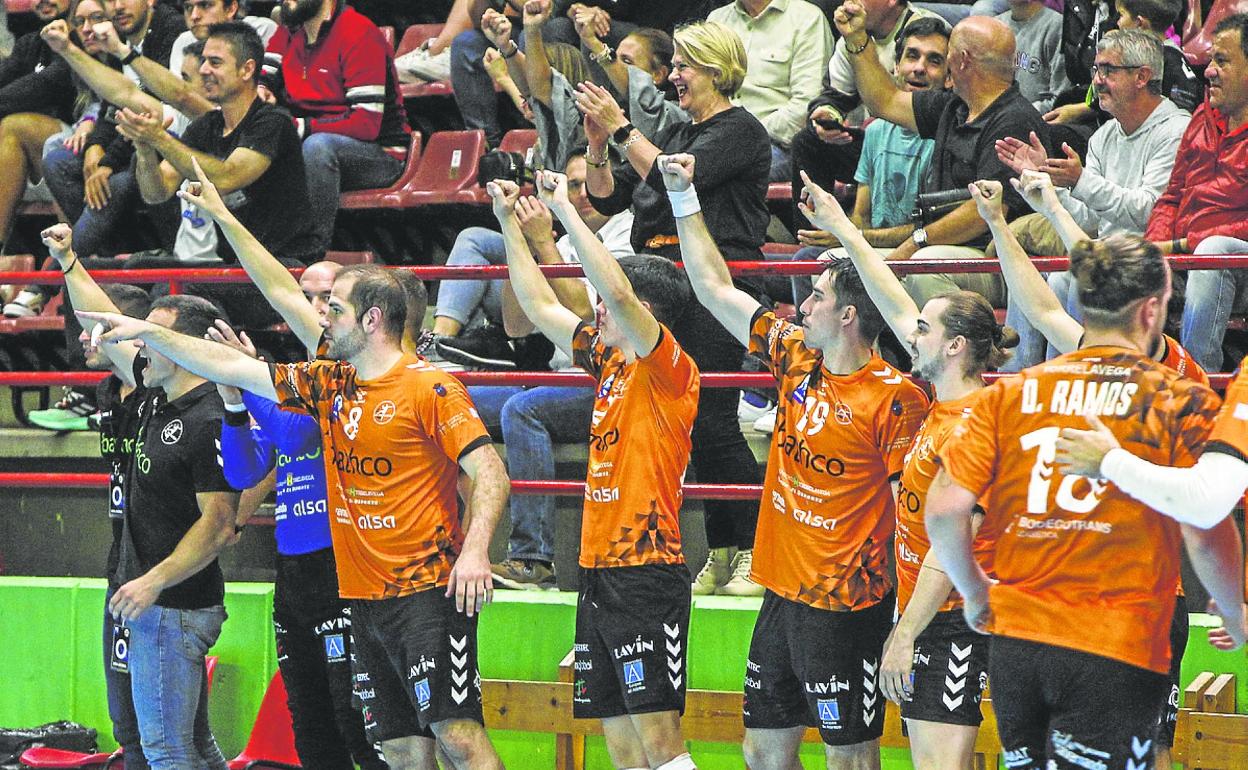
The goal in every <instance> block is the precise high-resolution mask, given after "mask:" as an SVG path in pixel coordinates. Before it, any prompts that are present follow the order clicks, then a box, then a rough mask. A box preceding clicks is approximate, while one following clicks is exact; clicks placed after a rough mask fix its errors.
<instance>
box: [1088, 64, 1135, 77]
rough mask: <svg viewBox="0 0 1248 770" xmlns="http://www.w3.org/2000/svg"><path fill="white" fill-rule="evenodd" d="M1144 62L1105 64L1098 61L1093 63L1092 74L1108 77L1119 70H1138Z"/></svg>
mask: <svg viewBox="0 0 1248 770" xmlns="http://www.w3.org/2000/svg"><path fill="white" fill-rule="evenodd" d="M1143 66H1144V65H1143V64H1104V63H1099V62H1098V63H1096V64H1093V65H1092V75H1093V76H1100V77H1103V78H1107V77H1109V76H1110V75H1112V74H1113V73H1115V72H1117V71H1118V70H1138V69H1139V68H1140V67H1143Z"/></svg>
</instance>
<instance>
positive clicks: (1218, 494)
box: [1101, 447, 1248, 529]
mask: <svg viewBox="0 0 1248 770" xmlns="http://www.w3.org/2000/svg"><path fill="white" fill-rule="evenodd" d="M1101 475H1102V476H1104V477H1105V478H1107V479H1109V480H1110V481H1112V482H1114V483H1115V484H1117V485H1118V488H1119V489H1121V490H1122V491H1123V492H1126V493H1127V494H1128V495H1131V496H1132V497H1134V498H1135V499H1136V500H1139V501H1140V502H1142V503H1144V504H1145V505H1148V506H1150V507H1152V508H1154V509H1156V510H1158V511H1160V512H1161V513H1164V514H1165V515H1167V516H1169V517H1170V518H1172V519H1174V520H1176V521H1178V522H1181V523H1183V524H1190V525H1192V526H1194V527H1200V528H1201V529H1209V528H1211V527H1213V526H1214V525H1215V524H1217V523H1218V522H1220V521H1222V520H1223V519H1225V518H1226V517H1227V516H1228V515H1229V514H1230V513H1231V510H1232V509H1233V508H1234V507H1235V504H1236V503H1238V502H1239V500H1240V498H1241V497H1243V495H1244V490H1245V489H1248V463H1246V462H1244V461H1243V460H1241V459H1239V458H1238V457H1232V456H1231V455H1228V454H1225V453H1223V452H1216V451H1207V452H1205V453H1204V454H1203V455H1201V457H1200V460H1198V461H1197V462H1196V464H1195V465H1193V466H1192V467H1190V468H1170V467H1166V466H1164V465H1154V464H1153V463H1150V462H1149V461H1148V460H1143V459H1140V458H1139V457H1136V456H1135V455H1133V454H1131V453H1130V452H1128V451H1127V450H1125V449H1123V448H1121V447H1119V448H1117V449H1113V450H1111V451H1110V452H1109V454H1107V455H1105V458H1104V459H1103V460H1101Z"/></svg>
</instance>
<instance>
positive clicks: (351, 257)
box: [325, 251, 377, 265]
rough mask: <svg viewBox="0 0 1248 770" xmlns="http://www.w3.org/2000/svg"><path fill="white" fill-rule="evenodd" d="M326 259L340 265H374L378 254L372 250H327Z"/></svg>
mask: <svg viewBox="0 0 1248 770" xmlns="http://www.w3.org/2000/svg"><path fill="white" fill-rule="evenodd" d="M325 260H326V261H327V262H337V263H338V264H340V265H373V264H376V263H377V255H376V254H374V253H373V252H371V251H327V252H325Z"/></svg>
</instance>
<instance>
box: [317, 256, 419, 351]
mask: <svg viewBox="0 0 1248 770" xmlns="http://www.w3.org/2000/svg"><path fill="white" fill-rule="evenodd" d="M348 279H350V280H352V281H355V284H354V285H353V286H352V287H351V293H350V294H348V295H347V301H348V302H350V303H351V304H352V305H353V306H354V307H355V319H356V320H357V321H359V320H362V319H363V318H364V314H365V313H367V312H368V311H369V309H370V308H374V307H375V308H377V309H378V310H380V311H381V326H382V330H383V331H384V332H385V334H386V336H387V337H390V338H392V339H393V340H394V341H395V342H399V341H401V340H402V339H403V326H404V324H405V323H406V322H407V292H406V291H405V290H404V289H403V283H402V282H401V281H400V280H399V278H398V277H397V276H395V275H393V274H392V271H390V270H387V269H385V268H384V267H382V266H380V265H348V266H347V267H344V268H343V269H342V272H340V273H338V276H337V277H336V278H335V279H334V283H337V282H338V281H343V280H348ZM422 315H423V314H422Z"/></svg>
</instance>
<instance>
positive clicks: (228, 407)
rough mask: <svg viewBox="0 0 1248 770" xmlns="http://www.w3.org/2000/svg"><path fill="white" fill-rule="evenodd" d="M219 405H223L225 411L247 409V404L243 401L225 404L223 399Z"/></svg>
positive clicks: (243, 410) (242, 410)
mask: <svg viewBox="0 0 1248 770" xmlns="http://www.w3.org/2000/svg"><path fill="white" fill-rule="evenodd" d="M221 405H222V406H224V407H225V411H227V412H245V411H247V404H245V403H243V402H239V403H237V404H227V403H225V402H224V401H223V402H221Z"/></svg>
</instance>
